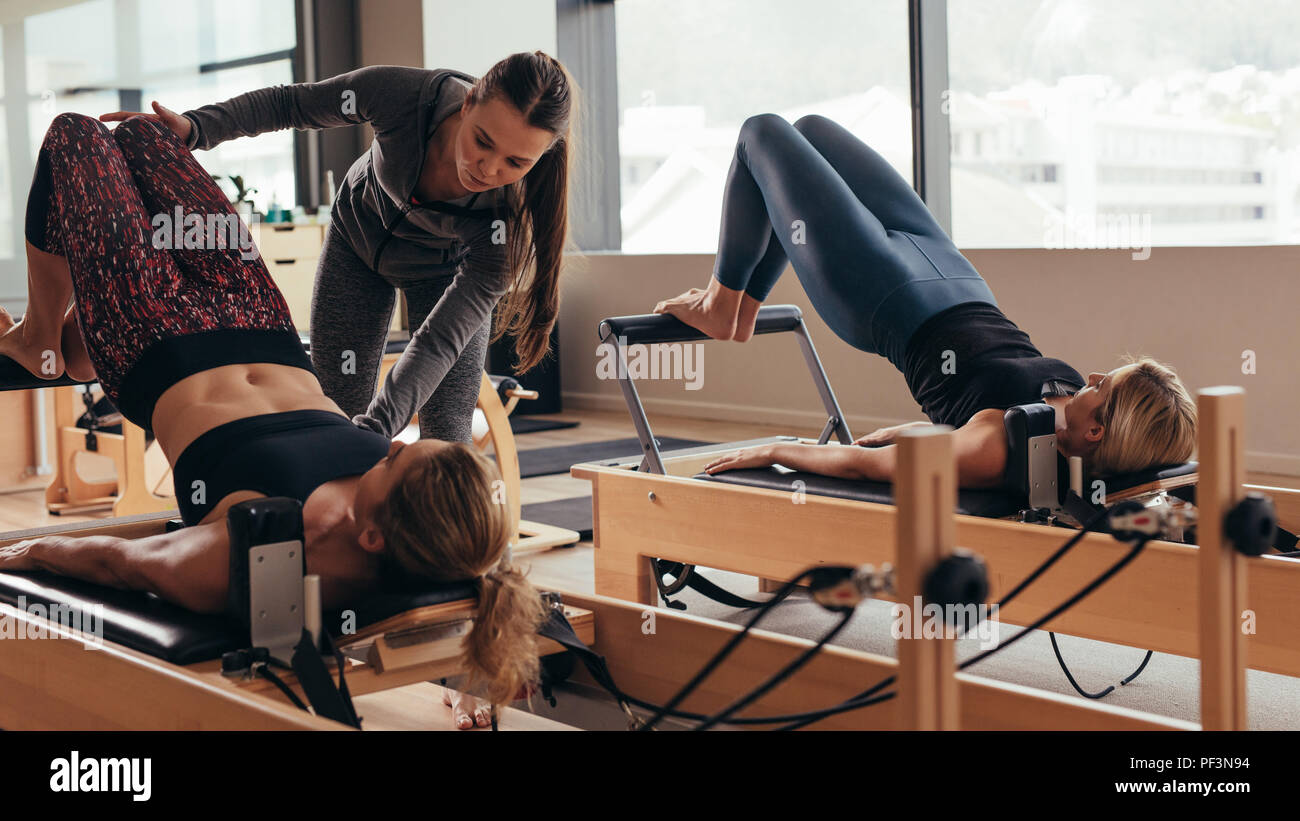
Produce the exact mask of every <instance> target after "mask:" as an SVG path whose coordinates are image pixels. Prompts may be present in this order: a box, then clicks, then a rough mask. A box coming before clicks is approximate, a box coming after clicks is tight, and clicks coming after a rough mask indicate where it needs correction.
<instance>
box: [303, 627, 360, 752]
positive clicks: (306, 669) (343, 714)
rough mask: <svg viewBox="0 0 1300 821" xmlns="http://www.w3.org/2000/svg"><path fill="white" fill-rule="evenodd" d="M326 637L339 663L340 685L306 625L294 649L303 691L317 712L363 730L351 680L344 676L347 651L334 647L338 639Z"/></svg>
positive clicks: (319, 714)
mask: <svg viewBox="0 0 1300 821" xmlns="http://www.w3.org/2000/svg"><path fill="white" fill-rule="evenodd" d="M324 639H325V642H326V643H327V644H328V647H329V650H330V651H332V652H333V654H334V659H335V661H336V662H337V664H338V668H339V683H338V685H337V686H335V684H334V681H333V679H331V678H330V672H329V668H327V667H326V666H325V661H324V659H322V658H321V654H320V652H319V651H318V650H317V649H316V645H315V643H314V642H313V641H312V639H311V633H309V632H307V630H306V629H305V628H304V629H303V631H302V638H301V639H300V640H299V641H298V645H297V646H296V647H294V648H293V662H292V665H293V671H294V673H296V674H297V675H298V683H299V684H300V685H302V691H303V692H304V693H306V694H307V700H308V701H309V702H311V706H312V709H313V710H315V711H316V715H318V716H323V717H324V718H330V719H333V720H334V721H338V722H341V723H343V724H346V725H348V726H349V727H356V728H357V729H358V730H359V729H361V719H360V718H358V717H357V711H356V708H354V707H353V706H352V695H351V694H350V693H349V692H348V683H347V681H346V680H345V679H344V677H343V669H344V667H345V666H346V660H345V659H344V658H343V654H342V653H340V652H339V651H338V649H337V648H335V647H334V642H333V641H331V640H330V638H329V635H328V634H326V635H325V636H324Z"/></svg>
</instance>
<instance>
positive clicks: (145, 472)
mask: <svg viewBox="0 0 1300 821" xmlns="http://www.w3.org/2000/svg"><path fill="white" fill-rule="evenodd" d="M406 344H407V343H406V340H393V341H390V342H389V343H388V344H387V346H386V347H385V350H384V359H383V362H382V364H381V366H380V372H379V379H380V381H381V382H382V381H383V378H384V375H385V374H386V373H387V372H388V369H389V368H391V367H392V366H393V364H394V363H396V361H397V359H398V357H399V356H400V355H401V353H402V351H403V350H405V347H406ZM304 346H306V347H308V349H310V345H308V344H307V342H306V341H305V340H304ZM93 384H94V383H77V382H74V381H72V380H71V379H68V378H67V377H66V376H64V377H60V378H59V379H53V380H44V379H40V378H38V377H35V376H33V375H31V374H29V373H27V371H26V370H24V369H23V368H22V367H21V366H19V365H18V364H17V363H15V362H13V361H11V360H9V359H8V358H6V357H0V389H3V390H41V389H47V388H48V389H50V390H51V393H53V394H54V403H53V404H54V418H55V429H56V431H55V437H54V440H55V447H54V454H55V460H54V461H55V465H54V474H53V476H51V478H50V483H49V485H48V486H47V487H46V489H45V501H46V507H47V508H48V509H49V511H50V512H51V513H54V514H56V515H58V514H60V513H62V512H64V511H83V510H87V509H103V508H111V509H112V511H113V515H114V516H117V517H123V516H133V515H137V514H144V513H158V512H163V511H169V510H175V509H176V500H175V499H174V498H173V497H172V496H171V473H170V468H168V466H167V463H166V458H165V457H164V456H163V455H162V452H161V450H160V449H158V448H157V447H150V446H149V442H150V434H149V433H147V432H146V431H144V430H143V429H141V428H139V427H137V426H136V425H133V424H131V423H130V422H128V421H127V420H125V419H123V418H122V417H121V414H118V413H116V412H112V413H111V414H106V413H104V406H105V405H106V404H107V399H104V398H101V399H100V401H99V402H94V401H92V399H91V392H90V387H91V386H92V385H93ZM77 391H82V393H81V396H82V398H83V402H84V405H85V412H84V413H82V414H81V416H80V418H78V417H77V416H76V412H75V410H74V408H75V406H76V398H75V396H76V392H77ZM536 398H537V392H536V391H531V390H528V389H526V388H524V387H523V386H522V385H520V384H519V382H518V380H516V379H514V378H512V377H509V376H497V375H492V374H488V373H487V372H484V373H483V377H482V382H481V384H480V385H479V395H478V401H477V403H476V406H475V413H474V422H473V432H472V437H473V441H474V445H475V446H476V447H478V448H479V449H480V450H482V451H485V452H491V453H492V454H493V456H494V457H495V458H496V460H497V463H498V467H499V469H500V471H501V477H502V481H503V482H505V485H506V486H505V492H506V498H507V499H508V500H509V502H510V516H511V522H512V524H513V526H514V530H515V532H516V533H518V534H519V538H518V539H517V541H516V543H515V545H514V550H515V552H516V553H527V552H530V551H534V550H547V549H550V548H552V547H559V546H563V545H569V544H574V543H575V542H577V541H578V539H579V534H578V533H577V532H576V531H573V530H569V529H567V528H560V527H555V526H554V525H548V524H545V523H541V522H531V521H527V520H523V519H522V517H521V513H522V495H521V488H522V486H521V482H520V475H519V453H518V451H517V449H516V447H515V438H514V434H513V433H512V431H511V429H510V419H509V417H510V413H511V412H512V411H513V410H514V409H515V407H516V405H518V403H519V402H520V400H523V399H536ZM108 410H110V411H114V410H115V409H112V408H111V406H109V408H108ZM88 452H89V453H98V454H100V455H102V456H105V457H107V458H108V459H109V460H111V461H112V463H113V465H114V468H115V473H116V477H115V478H114V479H111V480H107V481H97V482H88V481H86V480H85V479H83V478H82V477H81V475H80V474H79V473H78V471H77V461H78V456H79V455H80V454H83V453H88ZM147 463H153V464H150V465H149V467H148V469H146V464H147ZM149 474H153V476H152V477H151V478H152V482H151V481H150V477H149Z"/></svg>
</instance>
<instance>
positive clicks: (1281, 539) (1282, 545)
mask: <svg viewBox="0 0 1300 821" xmlns="http://www.w3.org/2000/svg"><path fill="white" fill-rule="evenodd" d="M1297 543H1300V538H1297V537H1296V535H1295V534H1294V533H1292V532H1291V531H1289V530H1287V529H1286V528H1283V527H1278V529H1277V536H1276V537H1274V539H1273V547H1275V548H1277V549H1278V550H1279V551H1280V552H1282V553H1288V552H1290V551H1292V550H1295V546H1296V544H1297Z"/></svg>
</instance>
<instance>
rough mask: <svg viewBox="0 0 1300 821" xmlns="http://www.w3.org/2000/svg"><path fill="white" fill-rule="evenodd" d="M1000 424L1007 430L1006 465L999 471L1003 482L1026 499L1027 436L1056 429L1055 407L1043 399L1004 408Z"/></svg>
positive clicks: (1053, 431)
mask: <svg viewBox="0 0 1300 821" xmlns="http://www.w3.org/2000/svg"><path fill="white" fill-rule="evenodd" d="M1002 428H1003V430H1005V431H1006V433H1007V465H1006V468H1005V470H1004V472H1003V474H1002V484H1003V485H1004V486H1005V487H1006V488H1007V489H1008V490H1010V491H1013V492H1015V493H1017V494H1019V496H1020V498H1021V499H1022V500H1024V502H1025V503H1027V502H1028V499H1029V440H1030V439H1031V438H1033V437H1035V436H1047V435H1050V434H1052V433H1055V432H1056V409H1055V408H1053V407H1052V406H1051V405H1049V404H1047V403H1046V402H1037V403H1033V404H1028V405H1016V406H1014V407H1010V408H1007V411H1006V413H1005V414H1003V415H1002ZM1023 506H1024V503H1022V505H1021V507H1023Z"/></svg>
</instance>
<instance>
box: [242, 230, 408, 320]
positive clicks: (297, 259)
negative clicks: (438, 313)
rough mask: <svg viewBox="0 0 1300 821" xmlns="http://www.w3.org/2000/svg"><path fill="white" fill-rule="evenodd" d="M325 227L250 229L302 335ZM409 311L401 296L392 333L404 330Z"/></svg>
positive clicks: (399, 295) (394, 317) (394, 315)
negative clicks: (407, 311)
mask: <svg viewBox="0 0 1300 821" xmlns="http://www.w3.org/2000/svg"><path fill="white" fill-rule="evenodd" d="M326 228H327V226H326V225H323V224H320V225H294V224H291V223H274V222H259V223H255V224H253V225H252V226H250V229H251V233H252V236H253V242H254V243H255V244H256V245H257V250H258V251H259V252H260V253H261V255H262V259H263V261H264V262H266V268H267V270H268V271H270V272H271V278H272V279H274V280H275V284H276V285H277V286H278V287H279V288H280V293H282V294H284V300H285V302H287V303H289V313H291V314H292V315H293V324H294V326H295V327H297V328H298V330H299V332H301V333H309V332H310V330H311V329H310V324H311V294H312V287H313V286H314V285H315V282H316V266H317V263H318V262H319V261H320V252H321V246H322V245H323V244H324V242H325V229H326ZM405 317H406V309H405V307H404V305H403V302H402V299H401V293H400V292H399V293H398V302H397V310H396V311H393V321H392V324H391V325H390V327H389V331H390V332H394V331H399V332H400V331H401V330H402V328H403V326H404V319H405Z"/></svg>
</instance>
